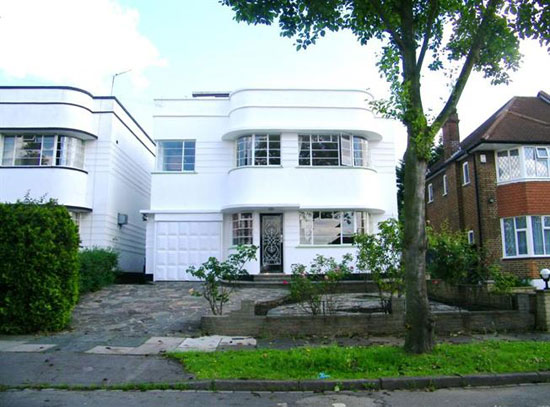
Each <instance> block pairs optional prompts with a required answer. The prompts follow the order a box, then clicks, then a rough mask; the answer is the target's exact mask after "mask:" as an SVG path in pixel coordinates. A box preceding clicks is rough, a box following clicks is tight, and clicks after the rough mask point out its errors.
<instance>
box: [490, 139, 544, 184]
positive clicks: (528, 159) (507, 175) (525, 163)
mask: <svg viewBox="0 0 550 407" xmlns="http://www.w3.org/2000/svg"><path fill="white" fill-rule="evenodd" d="M496 167H497V180H498V181H499V182H505V181H512V180H518V179H540V178H550V147H541V146H538V147H531V146H523V147H516V148H512V149H508V150H502V151H498V152H497V153H496Z"/></svg>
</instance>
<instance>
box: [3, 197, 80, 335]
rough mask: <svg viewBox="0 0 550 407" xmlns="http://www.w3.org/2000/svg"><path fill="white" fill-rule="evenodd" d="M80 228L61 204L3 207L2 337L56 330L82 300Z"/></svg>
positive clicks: (22, 204) (61, 327)
mask: <svg viewBox="0 0 550 407" xmlns="http://www.w3.org/2000/svg"><path fill="white" fill-rule="evenodd" d="M78 244H79V237H78V229H77V226H76V225H75V223H74V222H73V221H72V219H71V217H70V215H69V212H68V211H67V209H66V208H65V207H63V206H60V205H58V204H57V203H56V202H55V201H53V200H50V201H49V202H46V203H42V202H38V201H30V200H28V199H27V200H25V201H24V202H17V203H15V204H0V332H3V333H30V332H37V331H56V330H60V329H63V328H64V327H65V326H66V325H67V324H68V322H69V320H70V317H71V311H72V309H73V307H74V306H75V304H76V302H77V300H78Z"/></svg>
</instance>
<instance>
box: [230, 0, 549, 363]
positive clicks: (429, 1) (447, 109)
mask: <svg viewBox="0 0 550 407" xmlns="http://www.w3.org/2000/svg"><path fill="white" fill-rule="evenodd" d="M220 2H221V3H222V4H223V5H225V6H229V7H231V8H232V9H233V11H234V12H235V19H236V20H237V21H244V22H247V23H249V24H266V25H270V24H272V23H274V22H276V21H277V22H278V24H279V27H280V29H281V35H282V36H284V37H294V38H296V48H297V49H298V50H299V49H302V48H307V47H308V46H310V45H312V44H315V42H316V41H317V40H318V39H319V38H320V37H323V36H324V35H325V34H326V32H327V31H339V30H351V32H352V33H353V34H354V35H355V37H356V38H357V39H358V40H359V42H360V43H361V44H366V43H367V42H369V41H371V40H374V39H375V40H379V41H380V42H381V44H382V45H381V53H380V55H379V57H378V62H377V65H378V68H379V70H380V73H381V74H382V75H383V76H384V77H385V78H386V80H387V82H388V84H389V88H390V95H391V96H390V97H389V98H388V99H386V100H378V101H375V102H374V103H373V106H374V107H375V108H376V109H377V111H378V112H379V113H382V114H383V115H385V116H386V117H393V118H396V119H398V120H400V121H401V122H402V123H403V124H404V125H405V127H406V129H407V141H408V143H407V150H406V152H405V179H404V186H405V191H404V208H403V209H404V220H405V224H404V247H403V261H404V263H405V275H406V277H405V282H406V306H407V313H406V327H407V335H406V339H405V349H406V350H407V351H408V352H413V353H423V352H427V351H430V350H431V348H432V346H433V321H432V318H431V316H430V313H429V307H428V299H427V293H426V282H425V268H426V261H425V253H426V231H425V201H424V198H425V174H426V168H427V164H428V161H429V159H430V151H431V148H432V145H433V140H434V136H435V134H436V133H437V132H438V131H439V130H440V128H441V126H442V125H443V124H444V123H445V121H446V120H447V119H448V117H449V116H450V114H451V113H452V112H453V110H454V109H455V108H456V105H457V103H458V101H459V99H460V96H461V95H462V92H463V90H464V87H465V86H466V83H467V82H468V78H469V77H470V74H471V72H472V70H476V71H479V72H482V73H483V75H484V76H485V77H486V78H488V79H490V80H491V82H492V83H493V84H499V83H507V82H508V80H509V76H508V74H507V72H508V71H509V70H516V69H517V68H518V66H519V60H520V53H519V39H522V38H535V39H538V40H539V41H540V42H541V44H545V45H548V44H549V42H550V5H549V3H548V0H523V1H521V0H464V1H459V0H386V1H382V0H370V1H368V0H254V1H252V0H220ZM426 69H428V70H432V71H438V70H439V71H443V72H445V73H446V74H447V75H448V77H449V81H450V83H449V85H450V87H449V89H450V91H449V94H448V97H447V99H446V101H445V102H444V104H443V106H442V107H441V110H440V111H439V114H437V115H436V116H433V117H430V116H428V115H427V112H428V110H426V109H425V107H424V104H423V100H422V95H421V92H420V88H421V82H422V75H423V73H424V72H425V70H426Z"/></svg>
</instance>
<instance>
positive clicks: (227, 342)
mask: <svg viewBox="0 0 550 407" xmlns="http://www.w3.org/2000/svg"><path fill="white" fill-rule="evenodd" d="M219 346H224V347H226V346H235V347H242V346H256V339H254V338H251V337H243V336H233V337H229V336H228V337H223V338H222V340H221V341H220V344H219Z"/></svg>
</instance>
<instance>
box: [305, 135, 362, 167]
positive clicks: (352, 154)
mask: <svg viewBox="0 0 550 407" xmlns="http://www.w3.org/2000/svg"><path fill="white" fill-rule="evenodd" d="M304 136H309V164H300V146H301V144H300V137H304ZM317 136H335V137H336V141H337V144H338V164H337V165H336V164H334V165H314V164H313V158H314V157H313V147H312V143H313V141H312V137H317ZM342 136H345V137H349V144H350V149H349V152H350V164H343V163H342V155H343V154H342ZM355 139H361V140H362V142H364V143H365V146H366V151H365V156H364V157H362V158H363V165H357V164H356V160H355V153H356V149H355ZM361 151H363V150H361ZM298 166H299V167H307V168H309V167H315V168H323V167H329V168H330V167H348V168H371V160H370V149H369V141H368V139H367V138H365V137H362V136H355V135H353V134H349V133H332V134H306V133H302V134H299V135H298Z"/></svg>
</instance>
